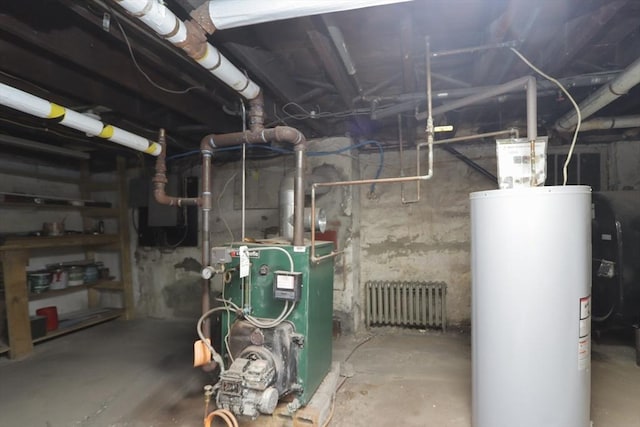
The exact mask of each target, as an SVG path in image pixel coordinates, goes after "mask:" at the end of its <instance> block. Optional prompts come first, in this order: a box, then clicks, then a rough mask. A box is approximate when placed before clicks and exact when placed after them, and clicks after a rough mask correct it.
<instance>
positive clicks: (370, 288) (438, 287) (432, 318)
mask: <svg viewBox="0 0 640 427" xmlns="http://www.w3.org/2000/svg"><path fill="white" fill-rule="evenodd" d="M365 295H366V307H365V316H366V319H365V321H366V325H367V327H369V326H404V327H419V328H427V327H429V328H442V330H443V331H446V329H447V284H446V283H444V282H390V281H384V282H379V281H369V282H366V283H365Z"/></svg>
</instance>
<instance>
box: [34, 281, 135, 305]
mask: <svg viewBox="0 0 640 427" xmlns="http://www.w3.org/2000/svg"><path fill="white" fill-rule="evenodd" d="M87 289H99V290H105V291H123V290H124V285H123V283H122V282H121V281H119V280H98V281H97V282H93V283H86V284H84V285H77V286H68V287H66V288H64V289H50V290H48V291H44V292H39V293H37V294H36V293H30V294H29V301H37V300H41V299H47V298H53V297H58V296H61V295H67V294H72V293H75V292H79V291H85V290H87Z"/></svg>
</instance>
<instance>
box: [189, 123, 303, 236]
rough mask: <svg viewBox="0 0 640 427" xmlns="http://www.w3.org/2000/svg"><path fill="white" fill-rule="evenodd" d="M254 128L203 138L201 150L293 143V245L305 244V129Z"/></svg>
mask: <svg viewBox="0 0 640 427" xmlns="http://www.w3.org/2000/svg"><path fill="white" fill-rule="evenodd" d="M254 128H255V129H256V130H253V131H251V130H249V131H245V132H235V133H227V134H223V135H215V134H213V135H207V136H205V137H204V138H203V139H202V141H201V143H200V148H201V150H204V149H209V150H211V149H213V148H222V147H230V146H234V145H241V144H266V143H268V142H285V143H289V144H292V145H293V146H294V152H295V157H296V172H295V177H294V193H295V194H294V199H295V206H294V210H293V242H292V243H293V246H304V153H305V150H306V142H307V140H306V138H305V137H304V135H303V134H302V132H300V131H299V130H297V129H295V128H292V127H288V126H277V127H275V128H270V129H260V128H261V124H259V123H256V124H255V125H254ZM312 215H313V213H312ZM312 223H313V222H312Z"/></svg>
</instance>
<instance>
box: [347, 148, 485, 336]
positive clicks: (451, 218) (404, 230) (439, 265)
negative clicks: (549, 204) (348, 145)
mask: <svg viewBox="0 0 640 427" xmlns="http://www.w3.org/2000/svg"><path fill="white" fill-rule="evenodd" d="M459 151H461V152H463V154H465V155H467V156H468V157H470V158H471V159H473V160H474V161H476V162H477V163H479V164H480V165H482V166H483V167H485V168H486V169H488V170H489V171H491V172H493V173H495V168H496V166H495V147H493V146H491V145H489V146H478V147H476V148H460V149H459ZM404 154H405V159H404V162H403V163H404V164H405V165H412V166H409V167H407V168H406V169H405V172H404V175H405V176H411V175H415V171H416V170H415V166H414V165H415V151H408V152H405V153H404ZM398 156H399V154H398V153H397V152H395V153H387V154H385V169H384V173H383V176H388V177H392V176H400V170H399V168H398V167H397V166H394V165H398V164H399V158H398ZM375 158H376V155H375V154H371V155H367V156H362V158H361V162H362V163H363V164H367V165H368V164H369V163H373V162H374V160H375ZM423 164H424V165H426V163H423ZM368 168H369V166H363V172H362V175H363V177H365V176H367V175H368V174H369V175H370V172H367V171H366V170H365V169H368ZM421 171H426V167H421ZM421 173H422V172H421ZM495 188H497V184H496V183H494V182H491V181H490V180H489V179H487V178H486V177H484V176H483V175H480V174H479V173H478V172H476V171H474V170H472V169H470V168H469V167H468V166H467V165H465V164H464V163H462V162H461V161H459V160H457V159H455V158H454V157H453V156H451V155H450V154H449V153H447V152H445V151H442V150H440V149H437V148H436V149H435V150H434V174H433V178H432V179H431V180H428V181H423V182H421V183H420V193H419V194H420V201H418V202H416V203H411V204H403V203H402V199H401V185H400V184H386V185H377V186H376V189H375V194H374V195H373V197H372V196H370V195H369V194H368V192H369V189H368V188H367V191H366V192H363V193H362V195H361V198H360V203H361V213H362V217H361V225H360V234H361V257H360V269H361V279H360V287H361V289H359V290H358V294H359V300H358V303H359V304H362V303H363V301H364V296H363V295H364V294H363V289H362V287H363V286H364V283H365V282H366V281H368V280H409V281H444V282H446V283H447V285H448V296H447V319H448V322H450V323H453V324H466V323H468V322H469V318H470V304H471V295H470V294H471V269H470V246H471V245H470V221H469V194H470V193H472V192H474V191H480V190H486V189H495ZM416 190H417V186H416V184H415V183H407V184H404V193H405V200H415V199H416V198H417V195H418V193H417V191H416ZM361 320H362V319H361Z"/></svg>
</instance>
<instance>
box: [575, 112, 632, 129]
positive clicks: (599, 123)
mask: <svg viewBox="0 0 640 427" xmlns="http://www.w3.org/2000/svg"><path fill="white" fill-rule="evenodd" d="M636 127H640V115H634V116H620V117H596V118H595V119H591V120H589V121H586V122H583V123H582V124H581V125H580V130H579V132H586V131H593V130H607V129H627V128H636Z"/></svg>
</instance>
